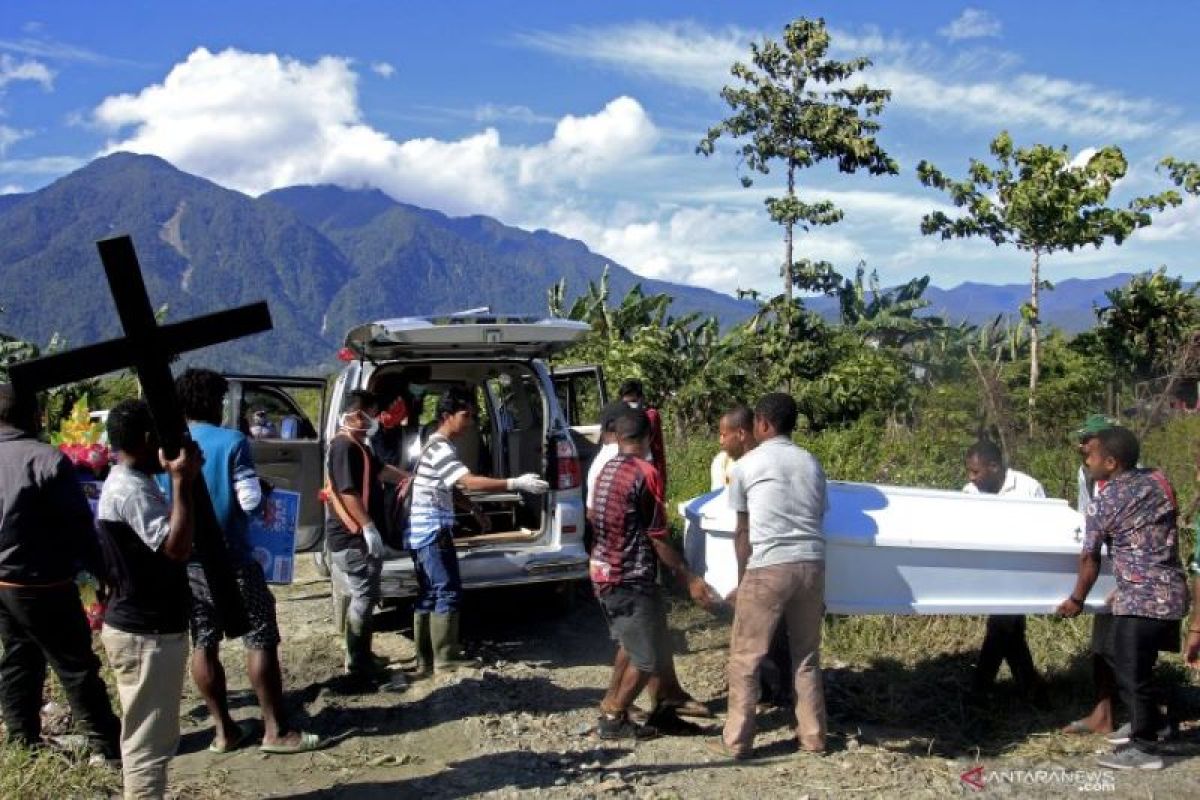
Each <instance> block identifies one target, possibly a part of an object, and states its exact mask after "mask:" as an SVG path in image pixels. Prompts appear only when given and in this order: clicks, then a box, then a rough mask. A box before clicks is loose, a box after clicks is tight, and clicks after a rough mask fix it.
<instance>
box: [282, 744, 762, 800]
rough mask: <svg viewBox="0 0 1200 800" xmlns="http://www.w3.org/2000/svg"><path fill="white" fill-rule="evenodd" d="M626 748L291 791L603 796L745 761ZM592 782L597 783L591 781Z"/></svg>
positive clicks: (373, 796) (477, 762)
mask: <svg viewBox="0 0 1200 800" xmlns="http://www.w3.org/2000/svg"><path fill="white" fill-rule="evenodd" d="M628 752H629V750H628V749H626V748H618V747H605V748H601V749H599V750H589V751H587V752H585V753H566V754H562V755H553V756H547V755H544V754H536V753H529V752H514V751H508V752H503V753H489V754H486V755H481V756H476V757H474V758H468V759H464V760H462V761H455V762H451V763H449V764H447V767H448V769H445V770H443V771H441V772H438V773H436V774H434V775H428V776H424V777H419V778H411V779H408V780H400V781H367V782H363V783H352V784H346V785H343V786H334V787H331V788H328V789H318V790H315V791H311V792H304V793H302V794H296V795H290V797H292V798H294V800H341V798H351V797H353V798H365V799H366V800H383V798H389V800H390V798H394V797H463V796H467V795H472V796H474V795H482V794H486V793H488V792H492V791H496V790H499V789H509V790H516V791H519V792H526V791H533V790H536V789H565V787H566V786H568V785H572V786H575V787H576V788H579V785H580V784H585V785H588V786H589V787H594V791H595V792H596V794H597V795H599V794H603V793H605V792H607V791H619V790H620V789H622V788H628V784H630V783H632V782H634V781H636V780H638V779H641V778H662V777H664V776H669V775H672V774H675V773H679V772H688V771H691V770H695V769H697V768H698V767H699V768H704V769H724V768H728V767H736V766H740V765H739V764H737V763H736V762H734V761H714V762H712V763H707V764H695V763H671V764H631V765H616V764H614V763H613V762H614V761H616V760H618V759H620V758H622V757H623V756H625V755H627V754H628ZM588 781H591V782H592V783H591V784H587V782H588Z"/></svg>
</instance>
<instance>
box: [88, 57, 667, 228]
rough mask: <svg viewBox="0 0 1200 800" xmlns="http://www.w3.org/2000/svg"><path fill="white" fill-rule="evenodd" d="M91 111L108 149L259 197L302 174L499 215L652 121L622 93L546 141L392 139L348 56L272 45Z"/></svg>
mask: <svg viewBox="0 0 1200 800" xmlns="http://www.w3.org/2000/svg"><path fill="white" fill-rule="evenodd" d="M93 116H94V118H95V120H96V121H97V122H98V123H99V124H101V125H102V126H104V127H106V128H108V129H109V130H111V131H113V132H114V134H116V136H115V137H114V138H113V139H111V140H110V141H109V142H108V144H107V145H106V147H105V150H106V151H107V152H114V151H118V150H130V151H133V152H140V153H153V154H155V155H159V156H162V157H163V158H166V159H167V160H168V161H170V162H171V163H173V164H175V165H176V166H178V167H180V168H181V169H184V170H187V171H189V172H193V173H196V174H200V175H204V176H205V177H208V178H211V179H212V180H215V181H217V182H218V183H221V184H223V185H225V186H230V187H232V188H235V189H239V190H241V191H245V192H248V193H250V194H259V193H261V192H265V191H268V190H270V189H274V188H278V187H281V186H291V185H295V184H300V183H336V184H340V185H343V186H351V187H357V186H373V187H377V188H380V189H382V190H384V191H385V192H388V193H389V194H391V195H393V196H394V197H397V198H400V199H403V200H405V201H407V202H412V203H416V204H419V205H426V206H430V207H433V208H439V209H442V210H444V211H447V212H449V213H476V212H482V213H490V214H503V213H505V212H506V211H507V210H509V209H510V208H513V207H515V205H516V200H517V193H518V192H520V193H522V196H523V197H524V196H525V195H527V194H529V193H533V194H544V193H546V192H549V191H552V190H553V188H554V187H555V186H556V185H557V184H559V183H570V184H578V183H580V182H582V181H586V180H587V179H588V178H590V177H591V176H594V175H596V174H597V173H599V172H602V171H604V170H607V169H612V168H616V167H619V166H621V165H622V164H623V162H624V161H625V160H626V159H628V158H631V157H636V156H637V155H638V154H642V153H645V152H647V150H648V149H649V148H650V147H652V146H653V143H654V141H655V136H656V132H655V128H654V125H653V123H652V122H651V121H650V119H649V117H648V116H647V115H646V113H645V111H644V110H643V109H642V107H641V105H640V104H639V103H637V101H635V100H633V99H632V98H628V97H622V98H617V99H616V100H613V101H612V102H610V103H609V104H608V105H607V106H606V107H605V108H604V109H602V110H601V111H600V112H598V113H596V114H594V115H590V116H566V117H564V118H562V119H561V120H560V121H559V123H558V125H557V127H556V129H555V132H554V136H553V137H552V138H551V139H549V140H548V141H546V142H543V143H540V144H535V145H529V146H523V147H509V146H505V145H503V144H502V143H501V141H500V135H499V133H498V132H497V131H496V130H495V129H493V128H486V129H484V130H482V131H480V132H477V133H472V134H469V135H466V136H464V137H463V138H461V139H457V140H453V141H443V140H439V139H434V138H421V139H409V140H405V141H397V140H395V139H393V138H391V137H390V136H388V135H387V134H385V133H383V132H381V131H379V130H376V129H375V128H373V127H371V126H370V125H368V124H367V123H365V122H364V121H363V119H362V113H361V109H360V108H359V105H358V90H357V76H356V74H355V73H354V71H353V69H352V68H351V62H350V61H349V60H348V59H344V58H336V57H329V56H327V57H324V58H321V59H319V60H318V61H316V62H314V63H311V64H307V63H303V62H300V61H297V60H294V59H289V58H284V57H280V56H277V55H274V54H270V53H267V54H260V53H245V52H241V51H237V50H232V49H230V50H225V51H223V52H220V53H211V52H209V51H208V50H206V49H203V48H200V49H197V50H196V51H194V52H193V53H192V54H191V55H189V56H188V58H187V59H186V60H185V61H183V62H182V63H180V64H177V65H175V66H174V67H173V68H172V69H171V71H170V73H169V74H168V75H167V76H166V78H165V79H164V80H163V81H162V83H158V84H154V85H152V86H149V87H147V88H145V89H143V90H142V91H140V92H138V93H137V94H124V95H119V96H114V97H109V98H107V99H105V100H104V101H103V102H102V103H101V104H100V105H99V106H98V107H97V108H96V109H95V111H94V113H93Z"/></svg>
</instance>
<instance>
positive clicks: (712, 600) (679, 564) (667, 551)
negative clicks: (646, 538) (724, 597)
mask: <svg viewBox="0 0 1200 800" xmlns="http://www.w3.org/2000/svg"><path fill="white" fill-rule="evenodd" d="M650 543H651V544H652V545H653V546H654V553H655V555H657V556H658V560H659V561H661V562H662V564H663V566H665V567H666V568H667V569H668V570H670V571H671V574H672V575H674V576H675V577H676V578H678V579H679V582H680V583H682V584H683V585H684V586H686V587H687V590H688V595H689V596H691V598H692V600H693V601H694V602H695V603H696V605H698V606H700V607H701V608H707V609H711V608H712V607H713V606H714V605H716V603H717V596H716V592H714V591H713V590H712V588H711V587H710V586H709V585H708V584H707V583H706V582H705V581H704V578H701V577H700V576H699V575H695V574H693V573H692V571H691V570H689V569H688V567H687V564H686V563H684V560H683V556H681V555H680V554H679V551H677V550H676V549H675V548H674V547H672V546H671V544H670V543H669V542H667V541H666V540H665V539H656V538H651V539H650Z"/></svg>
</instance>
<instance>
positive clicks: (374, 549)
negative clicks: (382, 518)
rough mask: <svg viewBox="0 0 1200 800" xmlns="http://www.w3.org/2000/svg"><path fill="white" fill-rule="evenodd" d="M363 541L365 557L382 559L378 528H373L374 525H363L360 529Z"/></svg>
mask: <svg viewBox="0 0 1200 800" xmlns="http://www.w3.org/2000/svg"><path fill="white" fill-rule="evenodd" d="M362 535H363V541H364V542H366V543H367V555H369V556H371V557H372V558H383V537H382V536H380V534H379V528H376V527H375V523H373V522H372V523H371V524H369V525H364V526H363V529H362Z"/></svg>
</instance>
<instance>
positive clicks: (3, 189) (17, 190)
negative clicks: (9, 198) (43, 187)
mask: <svg viewBox="0 0 1200 800" xmlns="http://www.w3.org/2000/svg"><path fill="white" fill-rule="evenodd" d="M24 191H25V190H24V189H22V188H21V187H20V186H17V185H16V184H15V183H6V184H4V185H3V186H0V194H21V193H22V192H24Z"/></svg>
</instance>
